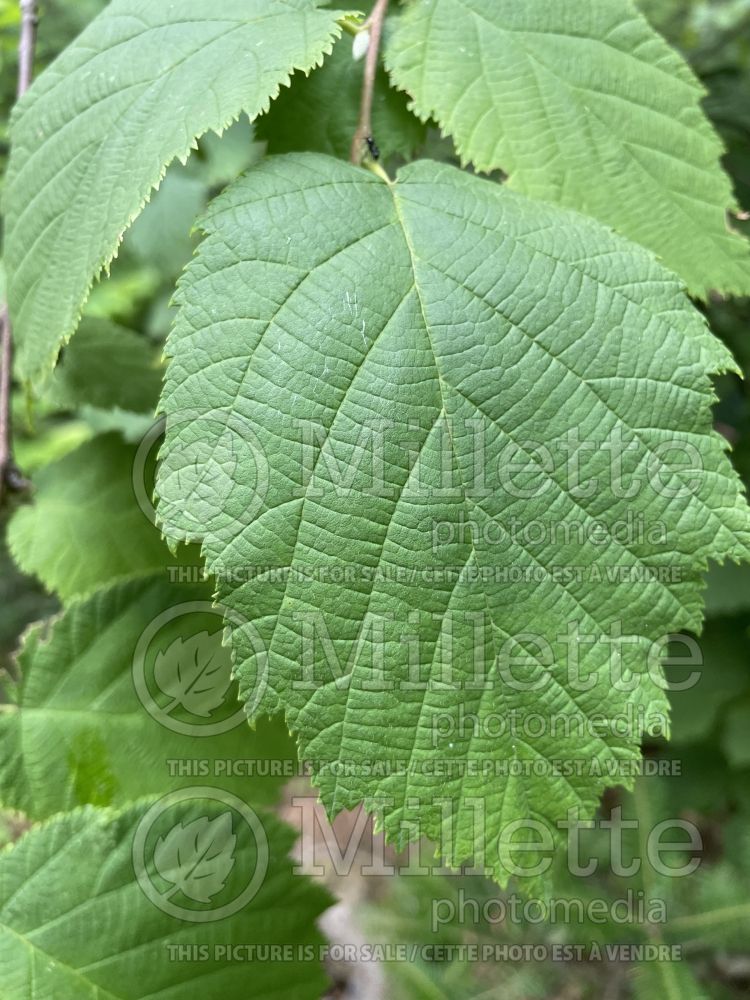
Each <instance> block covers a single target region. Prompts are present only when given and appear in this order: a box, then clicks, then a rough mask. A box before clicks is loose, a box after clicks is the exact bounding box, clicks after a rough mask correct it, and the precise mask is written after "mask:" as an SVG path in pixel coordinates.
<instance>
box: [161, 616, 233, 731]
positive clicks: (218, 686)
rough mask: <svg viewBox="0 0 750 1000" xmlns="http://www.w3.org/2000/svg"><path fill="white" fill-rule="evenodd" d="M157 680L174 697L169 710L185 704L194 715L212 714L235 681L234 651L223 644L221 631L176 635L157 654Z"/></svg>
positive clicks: (167, 710)
mask: <svg viewBox="0 0 750 1000" xmlns="http://www.w3.org/2000/svg"><path fill="white" fill-rule="evenodd" d="M154 680H155V681H156V683H157V685H158V686H159V688H160V689H161V691H163V692H164V694H166V695H169V697H170V698H171V699H172V702H171V704H169V705H168V706H167V707H166V709H165V712H166V713H167V714H169V713H170V712H171V711H172V710H173V709H174V708H175V707H176V706H177V705H182V707H183V708H185V709H187V711H188V712H190V713H191V714H192V715H198V716H200V717H201V718H204V719H207V718H209V717H210V716H211V713H212V712H213V710H214V709H215V708H218V706H219V705H221V704H222V702H223V701H224V699H225V697H226V694H227V691H228V690H229V686H230V684H231V683H232V660H231V654H230V652H229V650H228V649H227V648H226V647H225V646H222V644H221V631H220V630H219V631H216V632H198V633H196V635H192V636H190V638H188V639H182V638H181V637H178V638H177V639H175V640H174V642H172V643H171V644H170V645H169V646H168V647H167V649H165V650H164V651H163V652H161V653H159V655H158V656H157V657H156V663H155V664H154Z"/></svg>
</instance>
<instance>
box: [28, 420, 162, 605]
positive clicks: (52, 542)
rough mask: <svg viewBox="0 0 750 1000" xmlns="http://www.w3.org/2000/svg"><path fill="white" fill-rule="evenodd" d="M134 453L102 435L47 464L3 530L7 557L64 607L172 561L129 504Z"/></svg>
mask: <svg viewBox="0 0 750 1000" xmlns="http://www.w3.org/2000/svg"><path fill="white" fill-rule="evenodd" d="M136 455H137V448H136V447H135V446H134V445H129V444H126V443H125V442H124V441H123V440H122V438H121V437H120V435H119V434H115V433H112V434H103V435H101V436H100V437H97V438H94V439H93V440H92V441H87V442H86V443H85V444H82V445H81V446H80V447H78V448H76V450H75V451H72V452H70V454H68V455H65V456H64V457H63V458H61V459H59V460H58V461H56V462H52V463H51V464H50V465H48V466H46V467H45V468H44V469H42V470H41V472H40V473H39V475H38V476H37V477H36V480H35V494H34V500H33V503H32V504H31V505H29V506H25V507H22V508H21V509H20V510H18V511H17V512H16V514H15V515H14V516H13V518H12V520H11V522H10V524H9V526H8V547H9V548H10V552H11V555H12V556H13V558H14V559H15V561H16V562H17V563H18V565H19V566H20V567H21V569H22V570H24V572H26V573H30V574H33V575H35V576H38V577H39V579H40V580H41V581H42V583H44V585H45V586H46V587H47V589H48V590H50V591H52V592H54V593H56V594H58V595H59V596H60V597H61V598H62V600H63V601H66V600H69V599H70V598H71V597H77V596H82V595H85V594H89V593H91V591H93V590H95V589H96V588H97V587H99V586H101V585H102V584H104V583H108V582H109V581H110V580H115V579H117V578H119V577H127V576H135V575H137V574H139V573H145V572H147V571H148V570H152V569H153V570H155V569H158V568H159V567H164V566H168V565H171V564H173V563H175V562H176V561H177V560H176V559H175V558H174V557H173V556H171V555H170V553H169V550H168V549H167V547H166V546H165V545H164V543H163V542H162V540H161V538H160V537H159V533H158V532H157V531H156V530H155V529H154V526H153V524H152V523H151V522H150V521H149V519H148V517H147V515H146V513H144V511H143V510H141V508H140V507H139V506H138V504H137V503H136V498H135V494H134V490H133V468H134V463H135V460H136Z"/></svg>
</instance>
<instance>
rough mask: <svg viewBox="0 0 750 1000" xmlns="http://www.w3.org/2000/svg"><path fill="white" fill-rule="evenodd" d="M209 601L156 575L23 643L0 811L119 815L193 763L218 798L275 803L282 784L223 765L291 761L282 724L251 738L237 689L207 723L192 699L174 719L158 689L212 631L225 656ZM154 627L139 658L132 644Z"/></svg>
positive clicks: (7, 721) (4, 736)
mask: <svg viewBox="0 0 750 1000" xmlns="http://www.w3.org/2000/svg"><path fill="white" fill-rule="evenodd" d="M211 590H212V588H211V587H210V586H209V585H208V584H185V583H180V584H174V583H169V582H168V581H167V580H166V577H165V574H159V575H158V576H150V577H144V578H141V579H138V580H131V581H128V582H126V583H121V584H117V585H115V586H112V587H108V588H107V589H105V590H99V591H97V592H96V593H95V594H93V595H92V596H91V597H90V598H88V599H87V600H85V601H75V602H73V603H72V604H70V605H69V606H68V608H66V610H65V611H64V612H63V614H62V615H61V616H60V617H59V618H58V619H57V620H55V621H53V622H52V623H51V624H47V623H45V624H41V625H36V626H34V627H33V628H31V629H30V630H29V631H28V632H27V634H26V636H25V637H24V641H23V646H22V648H21V652H20V654H19V657H18V667H19V670H20V674H21V681H20V684H19V686H18V689H17V691H16V692H14V694H15V697H14V701H15V704H8V705H6V706H5V710H4V711H3V712H0V806H2V807H4V808H6V809H18V810H21V811H22V812H24V813H26V814H27V815H28V816H29V817H31V818H32V819H45V818H46V817H47V816H50V815H52V814H53V813H55V812H62V811H64V810H66V809H72V808H74V807H75V806H78V805H87V804H92V805H104V806H110V805H114V806H122V805H125V804H126V803H128V802H131V801H133V800H134V799H138V798H141V797H142V796H144V795H152V794H163V793H165V792H168V791H170V790H171V789H173V788H180V787H182V786H184V785H189V784H191V783H194V780H195V779H194V777H191V775H190V772H189V770H188V771H187V773H185V772H179V773H177V774H174V773H172V772H171V771H170V764H169V762H170V761H178V762H182V761H186V760H187V761H191V760H195V759H201V760H204V761H206V762H208V764H209V772H210V775H211V780H212V781H214V782H215V783H217V784H220V785H221V787H222V788H224V789H227V790H228V791H231V792H235V793H236V794H248V793H252V796H253V801H255V802H272V801H273V799H274V797H275V794H276V792H277V791H278V787H279V783H280V781H281V778H280V777H276V776H273V777H271V776H269V777H264V776H260V777H259V776H258V775H256V774H252V773H246V772H243V774H242V776H241V777H238V778H234V777H229V776H228V774H227V769H226V768H225V767H223V765H224V764H225V763H226V762H227V761H235V760H243V761H249V760H251V759H256V760H258V761H261V762H262V761H267V760H294V759H295V749H294V746H293V744H292V743H291V741H290V740H289V739H288V736H287V734H286V732H285V730H284V727H283V725H281V724H278V723H273V724H272V723H270V722H266V721H264V722H262V723H261V724H260V725H259V727H258V730H257V732H255V733H252V732H251V731H250V730H249V728H248V726H247V724H246V722H245V720H244V719H243V717H242V713H241V712H239V711H238V709H239V708H240V706H239V704H238V702H237V683H236V681H235V682H233V683H232V685H231V687H230V689H229V690H227V691H225V692H224V698H223V700H222V704H221V706H218V705H216V704H215V703H214V704H213V706H212V710H211V711H210V712H209V713H208V715H206V714H205V706H204V704H203V701H201V700H199V699H194V700H196V701H197V703H196V704H194V705H193V708H195V709H197V712H195V711H193V712H180V710H179V709H180V706H179V705H174V704H173V703H172V700H171V699H170V698H169V696H166V697H162V692H161V690H160V689H159V685H158V683H157V682H156V678H155V673H156V663H157V661H158V659H159V657H160V656H162V655H163V651H165V650H170V649H171V648H173V647H174V645H175V644H176V643H189V642H190V641H191V638H192V636H193V635H195V634H198V635H200V636H205V635H206V632H207V630H211V631H212V632H213V633H214V635H215V637H216V642H215V644H214V648H215V646H219V648H222V647H221V646H220V642H221V633H222V622H221V618H220V613H219V612H218V611H217V612H213V613H211V612H209V611H207V610H206V609H207V608H209V607H210V604H211ZM160 621H162V622H163V624H161V625H159V627H158V629H155V631H154V635H153V638H152V639H150V640H149V641H148V643H147V645H146V648H145V651H144V656H143V657H142V658H140V657H138V656H137V654H138V650H139V644H140V642H141V637H142V636H144V634H147V630H148V629H149V628H150V627H152V623H154V622H156V623H157V624H158V623H159V622H160ZM146 692H147V693H148V694H146ZM7 693H8V692H6V694H7ZM148 695H150V697H149V696H148ZM219 708H221V710H219ZM225 720H226V721H225ZM181 723H182V724H183V725H181ZM185 723H187V725H185ZM201 737H205V738H201ZM258 772H259V774H260V775H263V774H264V769H263V768H261V767H259V768H258Z"/></svg>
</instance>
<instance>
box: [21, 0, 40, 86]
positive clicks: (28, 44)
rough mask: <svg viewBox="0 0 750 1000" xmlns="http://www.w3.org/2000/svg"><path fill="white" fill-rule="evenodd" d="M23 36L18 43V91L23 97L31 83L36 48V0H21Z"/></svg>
mask: <svg viewBox="0 0 750 1000" xmlns="http://www.w3.org/2000/svg"><path fill="white" fill-rule="evenodd" d="M20 5H21V37H20V40H19V43H18V92H17V97H23V95H24V94H25V93H26V91H27V90H28V89H29V85H30V84H31V77H32V75H33V72H34V51H35V49H36V25H37V19H36V0H20Z"/></svg>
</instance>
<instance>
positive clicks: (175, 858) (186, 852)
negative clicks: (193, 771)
mask: <svg viewBox="0 0 750 1000" xmlns="http://www.w3.org/2000/svg"><path fill="white" fill-rule="evenodd" d="M236 843H237V837H236V835H235V833H234V832H233V830H232V814H231V812H225V813H222V814H221V815H220V816H217V817H216V818H215V819H209V818H208V817H207V816H201V817H199V818H198V819H195V820H192V821H191V822H189V823H186V824H182V823H178V824H177V826H175V827H173V828H172V829H171V830H170V831H169V833H168V834H167V835H166V836H165V837H160V838H159V840H158V841H157V843H156V847H155V849H154V865H155V866H156V870H157V872H158V873H159V875H161V877H162V878H163V879H164V880H165V881H166V882H169V883H170V884H171V885H172V886H173V887H174V888H173V889H171V890H170V895H171V894H172V893H173V892H175V891H177V890H178V889H179V891H180V892H182V893H183V895H185V896H187V897H188V899H192V900H194V901H195V902H196V903H210V902H211V900H212V899H213V897H214V896H216V895H217V894H218V893H219V892H221V890H222V889H223V888H224V887H225V885H226V881H227V878H228V876H229V873H230V872H231V871H232V868H233V867H234V862H235V857H234V849H235V846H236Z"/></svg>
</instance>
